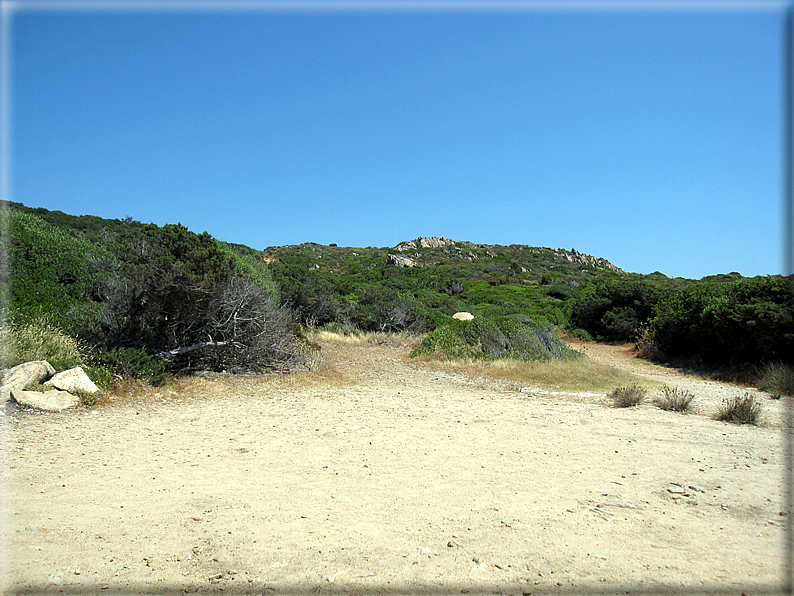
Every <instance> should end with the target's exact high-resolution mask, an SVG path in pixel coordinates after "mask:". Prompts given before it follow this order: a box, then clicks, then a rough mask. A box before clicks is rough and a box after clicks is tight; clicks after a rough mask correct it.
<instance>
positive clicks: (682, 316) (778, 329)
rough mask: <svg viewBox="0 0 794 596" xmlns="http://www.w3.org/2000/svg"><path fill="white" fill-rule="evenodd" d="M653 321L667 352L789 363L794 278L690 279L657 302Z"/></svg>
mask: <svg viewBox="0 0 794 596" xmlns="http://www.w3.org/2000/svg"><path fill="white" fill-rule="evenodd" d="M652 324H653V330H654V342H655V344H656V346H657V347H658V349H659V350H660V351H661V352H662V354H663V355H664V356H665V357H667V358H683V359H693V360H697V361H699V362H702V363H704V364H707V365H718V364H729V365H737V364H740V363H761V362H784V363H794V278H792V277H788V278H783V277H754V278H744V279H740V280H736V281H729V282H707V283H699V284H694V285H691V286H688V287H686V288H683V289H682V290H679V291H677V292H675V293H673V294H672V295H670V296H669V297H668V298H667V299H666V300H664V301H663V302H661V303H660V304H659V305H658V309H657V315H656V317H655V318H654V319H653V321H652Z"/></svg>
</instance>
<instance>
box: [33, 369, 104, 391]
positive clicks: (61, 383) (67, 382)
mask: <svg viewBox="0 0 794 596" xmlns="http://www.w3.org/2000/svg"><path fill="white" fill-rule="evenodd" d="M44 386H45V387H54V388H55V389H60V390H62V391H68V392H69V393H85V394H87V395H96V394H97V393H99V387H97V386H96V385H95V384H94V382H93V381H92V380H91V379H89V378H88V375H87V374H85V371H83V369H82V368H81V367H79V366H76V367H74V368H70V369H69V370H65V371H63V372H59V373H57V374H56V375H55V376H53V377H52V378H51V379H50V380H49V381H46V382H45V383H44Z"/></svg>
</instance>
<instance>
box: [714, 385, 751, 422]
mask: <svg viewBox="0 0 794 596" xmlns="http://www.w3.org/2000/svg"><path fill="white" fill-rule="evenodd" d="M760 417H761V402H759V401H757V400H756V399H755V396H753V395H750V394H749V393H745V394H744V395H741V396H737V397H734V398H733V399H730V400H727V399H726V400H723V403H722V405H721V406H720V409H719V411H718V412H717V415H716V416H715V418H716V419H717V420H721V421H722V422H731V423H733V424H758V419H759V418H760Z"/></svg>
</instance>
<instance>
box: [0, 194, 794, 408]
mask: <svg viewBox="0 0 794 596" xmlns="http://www.w3.org/2000/svg"><path fill="white" fill-rule="evenodd" d="M0 207H2V209H0V213H2V215H3V218H4V220H5V223H6V224H7V229H8V231H9V234H8V235H7V236H5V237H2V238H0V240H2V242H3V243H4V244H3V246H2V247H0V249H2V250H5V251H6V252H7V254H8V255H9V256H10V259H9V263H10V269H9V272H8V273H9V276H8V277H7V278H4V279H3V280H2V286H3V287H2V290H3V291H4V295H7V296H8V304H7V305H6V311H7V312H3V313H0V314H2V315H3V316H7V317H10V319H11V320H13V321H15V324H16V325H17V327H18V335H19V338H20V339H19V341H22V339H21V338H22V337H23V336H25V333H27V331H24V329H23V327H22V326H21V325H23V324H27V323H26V322H28V323H32V324H34V325H39V326H40V327H41V328H43V327H42V326H43V325H44V323H33V322H36V321H47V323H46V326H47V329H49V331H48V333H51V334H52V333H54V330H57V332H58V333H60V334H61V335H62V336H63V337H66V338H71V339H72V340H74V342H76V343H75V345H76V346H78V347H79V351H80V357H79V358H77V357H72V360H73V361H78V360H79V361H80V362H82V363H84V364H85V365H87V366H89V367H91V370H92V372H91V373H90V374H91V376H92V378H94V379H95V380H96V381H98V382H102V383H104V384H109V383H111V382H112V380H113V379H116V381H118V378H119V377H121V378H122V379H125V380H127V379H129V378H134V379H141V380H145V381H147V382H151V383H154V384H158V383H163V382H164V381H165V380H166V379H167V378H168V375H173V374H174V373H180V372H185V373H188V372H191V373H192V372H196V371H231V372H257V371H282V372H293V371H298V370H303V369H304V368H311V367H313V366H315V362H316V360H317V351H316V349H314V348H313V347H312V345H311V343H310V342H307V339H306V337H305V335H306V333H307V332H306V330H307V329H324V330H335V331H341V332H342V333H343V334H344V335H345V336H347V337H349V338H360V337H362V334H382V335H380V336H379V337H380V338H381V339H382V340H384V341H385V339H384V338H386V337H393V336H394V334H403V335H404V336H405V337H407V338H411V339H410V341H411V342H413V341H414V339H416V338H423V339H422V340H421V343H420V344H419V345H418V346H414V345H413V344H412V347H414V349H413V355H414V357H416V358H423V359H425V360H428V361H436V362H450V363H452V362H468V363H469V365H470V366H475V365H476V366H486V365H487V366H489V367H491V368H492V369H494V370H496V369H497V368H498V367H497V366H496V365H494V364H487V363H492V362H502V361H517V362H523V363H532V362H548V363H555V365H556V363H558V362H559V363H565V362H568V361H577V360H581V359H580V355H579V354H578V353H577V352H575V351H573V350H570V349H569V348H568V347H567V346H566V345H565V344H564V343H563V342H562V341H560V339H559V336H560V335H561V334H563V333H566V334H568V335H569V336H571V337H575V338H578V339H581V340H585V341H589V340H592V339H595V340H599V341H609V342H635V341H636V342H637V347H638V354H639V355H640V356H641V357H643V358H646V359H649V360H656V361H668V362H677V363H683V364H684V365H687V366H696V367H698V368H699V369H703V368H706V369H707V368H709V367H711V368H713V369H719V368H722V367H736V368H737V369H739V370H752V369H753V368H754V367H762V368H761V369H760V370H761V373H759V375H760V376H759V379H760V380H759V382H758V384H759V385H761V386H763V387H768V388H769V389H767V390H769V391H770V392H773V393H775V394H776V395H791V394H792V381H791V368H790V367H791V366H792V365H794V315H793V314H792V313H794V277H791V276H790V277H780V276H769V277H756V278H743V277H742V276H741V275H739V274H738V273H730V274H725V275H715V276H711V277H708V278H704V279H703V280H699V281H695V280H687V279H681V278H669V277H667V276H665V275H663V274H661V273H658V272H656V273H652V274H649V275H640V274H633V273H627V272H624V271H622V270H620V269H618V268H617V267H615V266H613V265H612V264H611V263H609V262H608V261H605V260H604V259H594V258H593V257H589V256H587V255H582V254H581V253H578V252H577V251H575V250H565V249H554V248H546V247H530V246H524V245H510V246H501V245H483V244H475V243H472V242H465V241H459V242H452V241H444V242H441V243H436V244H435V245H433V246H425V245H424V244H422V243H419V242H413V241H412V242H406V243H403V244H401V245H398V246H396V247H393V248H374V247H367V248H350V247H339V246H336V245H329V246H324V245H320V244H316V243H305V244H300V245H293V246H280V247H268V248H265V249H264V250H262V251H259V250H255V249H252V248H249V247H246V246H243V245H239V244H231V243H226V242H220V241H218V240H216V239H215V238H213V237H212V236H210V235H209V234H207V233H206V232H204V233H202V234H196V233H193V232H191V231H189V230H188V229H187V228H185V227H184V226H182V225H181V224H168V225H165V226H156V225H154V224H144V223H141V222H139V221H136V220H134V219H132V218H131V217H125V218H124V219H114V220H108V219H102V218H99V217H95V216H90V215H82V216H72V215H68V214H65V213H62V212H60V211H48V210H46V209H34V208H29V207H26V206H24V205H21V204H19V203H9V202H0ZM406 259H407V260H409V262H410V264H409V265H406V266H400V265H398V264H395V263H402V264H403V265H405V264H406ZM458 311H467V312H470V313H472V314H473V315H474V317H475V318H474V319H473V320H472V321H456V320H454V319H453V318H452V315H453V314H454V313H455V312H458ZM23 331H24V333H23ZM6 332H7V333H8V331H6ZM56 335H57V334H56ZM53 337H54V336H53ZM367 337H374V336H367ZM26 341H27V340H26ZM366 341H369V340H366ZM390 341H391V340H390ZM19 345H20V346H21V344H19ZM31 345H32V344H31ZM15 349H16V350H18V351H19V350H21V349H22V348H21V347H19V348H15ZM26 349H29V350H31V352H30V353H31V354H32V353H33V352H34V350H33V348H32V347H30V348H26ZM64 350H65V348H64ZM770 362H771V363H776V364H774V365H766V366H762V365H764V363H770ZM499 366H504V370H508V369H510V368H511V366H512V365H510V366H507V365H502V364H500V365H499ZM560 366H562V365H560ZM580 366H581V367H584V366H585V365H583V364H582V365H580ZM787 367H788V368H787ZM511 374H512V373H511ZM617 382H620V383H623V381H613V383H612V387H614V386H615V383H617ZM626 384H627V386H630V385H631V382H629V381H626Z"/></svg>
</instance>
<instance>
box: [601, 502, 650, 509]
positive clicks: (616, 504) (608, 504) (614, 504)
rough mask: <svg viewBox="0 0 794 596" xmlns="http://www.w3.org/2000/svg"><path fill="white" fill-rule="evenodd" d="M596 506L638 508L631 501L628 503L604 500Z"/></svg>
mask: <svg viewBox="0 0 794 596" xmlns="http://www.w3.org/2000/svg"><path fill="white" fill-rule="evenodd" d="M596 507H620V508H622V509H639V507H637V506H636V505H634V504H633V503H629V502H628V501H604V502H603V503H599V504H598V505H596Z"/></svg>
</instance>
